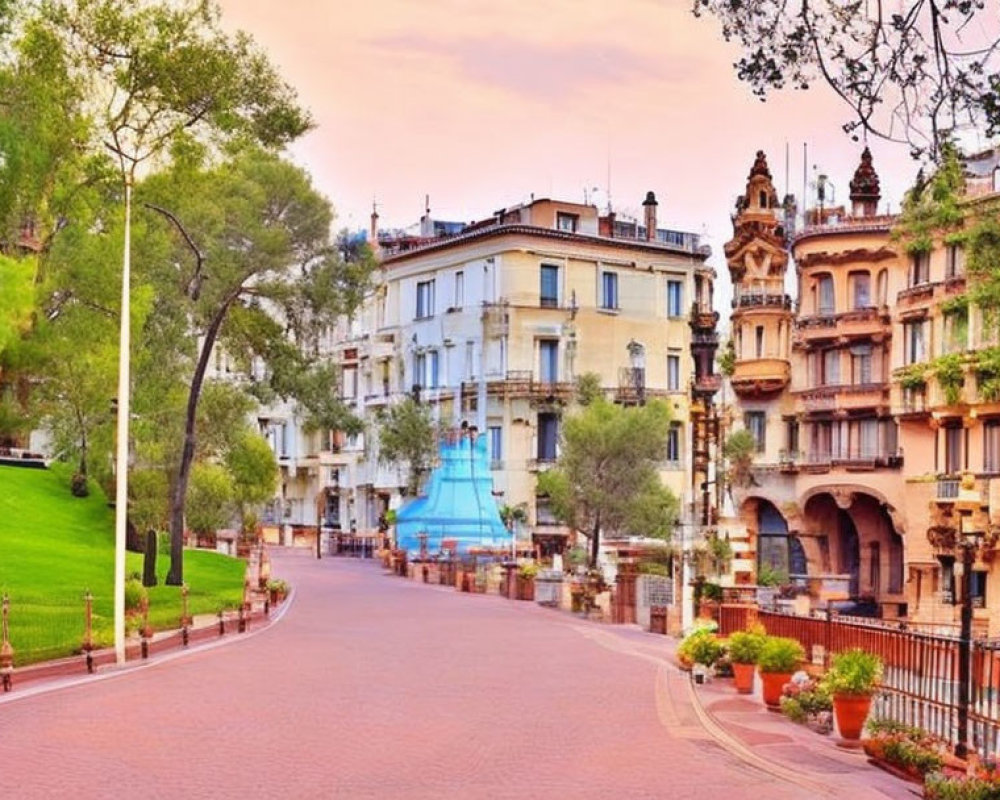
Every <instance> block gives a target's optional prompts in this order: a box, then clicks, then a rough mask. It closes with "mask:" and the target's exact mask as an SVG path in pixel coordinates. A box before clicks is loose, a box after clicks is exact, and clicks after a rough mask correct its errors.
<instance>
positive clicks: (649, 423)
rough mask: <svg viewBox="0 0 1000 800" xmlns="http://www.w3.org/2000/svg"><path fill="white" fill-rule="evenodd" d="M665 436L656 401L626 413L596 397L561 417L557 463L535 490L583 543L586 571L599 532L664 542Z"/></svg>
mask: <svg viewBox="0 0 1000 800" xmlns="http://www.w3.org/2000/svg"><path fill="white" fill-rule="evenodd" d="M669 430H670V410H669V408H668V407H667V406H666V404H664V403H661V402H659V401H655V402H651V403H649V404H647V405H645V406H638V407H633V408H628V407H623V406H619V405H615V404H613V403H610V402H608V401H607V400H605V399H603V398H596V399H594V400H593V401H591V403H590V404H589V405H587V406H585V407H583V408H582V409H581V410H580V411H578V412H577V413H574V414H572V415H570V416H567V417H566V418H565V420H564V424H563V429H562V447H561V451H560V453H559V459H558V461H557V463H556V466H555V468H553V469H550V470H548V471H547V472H544V473H542V474H541V475H540V476H539V480H538V489H539V491H540V492H543V493H544V494H547V495H548V496H549V500H550V503H551V505H552V510H553V512H554V513H555V515H556V517H557V519H559V520H561V521H562V522H563V523H564V524H566V525H569V526H570V527H571V528H573V529H574V530H576V531H579V532H580V533H582V534H583V535H584V536H586V537H588V538H589V540H590V564H591V566H592V567H593V566H596V564H597V558H598V554H599V552H600V542H601V534H602V533H615V534H623V533H630V534H635V535H645V536H653V537H657V538H663V539H666V538H669V536H670V533H671V531H672V529H673V525H674V522H675V520H676V517H677V499H676V497H675V496H674V495H673V494H672V493H671V492H670V491H669V489H667V488H666V487H665V486H664V485H663V483H662V481H661V480H660V477H659V468H660V466H661V465H662V464H663V462H664V460H665V457H666V452H667V435H668V432H669Z"/></svg>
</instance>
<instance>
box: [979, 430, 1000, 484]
mask: <svg viewBox="0 0 1000 800" xmlns="http://www.w3.org/2000/svg"><path fill="white" fill-rule="evenodd" d="M983 472H1000V420H996V419H991V420H987V421H986V424H985V425H983Z"/></svg>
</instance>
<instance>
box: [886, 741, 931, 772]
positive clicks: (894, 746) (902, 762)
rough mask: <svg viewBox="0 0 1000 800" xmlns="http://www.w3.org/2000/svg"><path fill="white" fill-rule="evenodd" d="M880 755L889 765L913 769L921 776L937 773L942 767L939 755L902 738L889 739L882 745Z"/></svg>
mask: <svg viewBox="0 0 1000 800" xmlns="http://www.w3.org/2000/svg"><path fill="white" fill-rule="evenodd" d="M882 755H883V757H884V758H885V760H886V761H888V762H889V763H890V764H896V765H897V766H900V767H902V768H903V769H910V768H912V769H914V770H916V771H917V772H919V773H920V774H921V775H926V774H927V773H929V772H937V771H938V770H939V769H941V767H942V766H943V765H944V759H943V758H942V757H941V754H940V753H938V752H937V751H935V750H932V749H930V748H928V747H924V746H921V745H919V744H917V743H916V742H912V741H910V740H909V739H905V738H902V737H898V738H897V737H889V738H887V739H886V740H885V743H884V744H883V745H882Z"/></svg>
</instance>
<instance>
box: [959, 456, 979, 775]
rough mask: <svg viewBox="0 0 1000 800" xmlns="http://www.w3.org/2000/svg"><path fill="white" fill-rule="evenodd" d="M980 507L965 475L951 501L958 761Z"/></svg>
mask: <svg viewBox="0 0 1000 800" xmlns="http://www.w3.org/2000/svg"><path fill="white" fill-rule="evenodd" d="M982 503H983V500H982V496H981V495H980V493H979V492H978V491H977V490H976V483H975V478H974V476H973V475H972V473H968V472H967V473H965V474H964V475H963V476H962V481H961V485H960V488H959V491H958V497H957V498H956V499H955V511H956V512H957V513H958V527H957V531H956V533H957V536H956V537H955V545H956V547H957V549H958V551H959V553H960V555H961V558H960V559H959V560H958V561H957V562H956V564H955V566H956V570H955V571H956V572H957V573H959V574H958V577H959V580H960V589H959V590H960V592H961V595H962V609H961V616H960V620H961V630H960V633H959V644H958V741H957V742H956V744H955V755H956V756H958V757H959V758H965V756H966V755H967V754H968V751H969V705H970V703H971V688H972V687H971V686H970V682H969V677H970V672H971V670H970V664H971V655H972V652H971V651H972V567H973V564H974V563H975V560H976V556H977V555H978V553H979V549H980V547H981V546H982V542H983V537H984V535H985V533H986V532H985V530H983V529H982V528H981V527H979V523H980V519H979V513H978V512H979V511H980V509H981V507H982ZM959 567H960V568H961V572H959V569H958V568H959Z"/></svg>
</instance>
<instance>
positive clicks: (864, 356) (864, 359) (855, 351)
mask: <svg viewBox="0 0 1000 800" xmlns="http://www.w3.org/2000/svg"><path fill="white" fill-rule="evenodd" d="M871 382H872V346H871V345H870V344H856V345H854V346H853V347H851V383H853V384H855V385H857V384H864V383H871Z"/></svg>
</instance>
